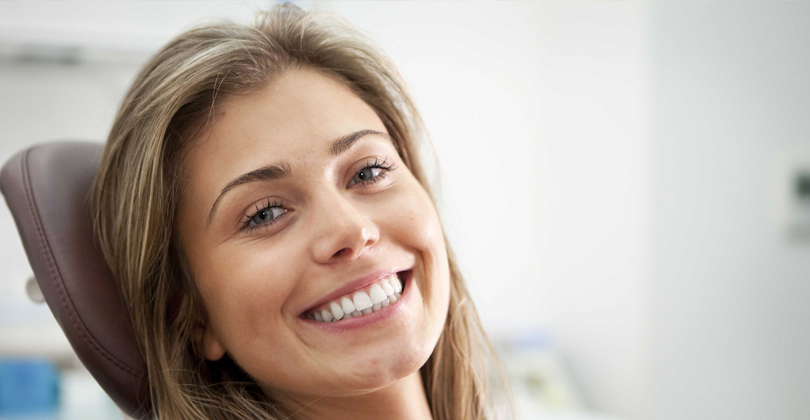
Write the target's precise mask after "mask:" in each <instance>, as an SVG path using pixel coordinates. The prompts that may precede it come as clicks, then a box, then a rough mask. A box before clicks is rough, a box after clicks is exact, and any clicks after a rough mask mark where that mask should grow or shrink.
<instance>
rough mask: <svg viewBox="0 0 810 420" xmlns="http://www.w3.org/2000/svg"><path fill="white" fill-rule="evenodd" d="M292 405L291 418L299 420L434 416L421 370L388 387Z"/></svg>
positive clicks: (396, 419) (414, 419) (412, 419)
mask: <svg viewBox="0 0 810 420" xmlns="http://www.w3.org/2000/svg"><path fill="white" fill-rule="evenodd" d="M285 405H287V404H285ZM289 406H291V407H293V409H292V410H291V413H292V415H291V416H290V419H297V420H304V419H330V420H366V419H390V420H432V419H433V417H432V415H431V414H430V407H429V405H428V400H427V396H426V395H425V388H424V386H423V385H422V378H421V376H420V375H419V371H416V372H414V373H412V374H411V375H409V376H406V377H405V378H403V379H400V380H399V381H397V382H394V383H393V384H391V385H389V386H386V387H385V388H381V389H378V390H375V391H372V392H368V393H365V394H361V395H353V396H348V397H330V396H325V397H321V398H318V399H316V400H315V401H311V402H307V403H304V404H289ZM295 407H297V408H295Z"/></svg>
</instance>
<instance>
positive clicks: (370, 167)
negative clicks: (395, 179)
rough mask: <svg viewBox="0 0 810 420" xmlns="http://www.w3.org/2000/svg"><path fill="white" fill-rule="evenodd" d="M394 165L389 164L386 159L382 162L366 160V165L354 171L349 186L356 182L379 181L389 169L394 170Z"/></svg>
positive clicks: (364, 183) (368, 182)
mask: <svg viewBox="0 0 810 420" xmlns="http://www.w3.org/2000/svg"><path fill="white" fill-rule="evenodd" d="M393 169H394V168H393V165H391V164H388V163H387V162H386V161H382V162H380V161H379V160H377V159H374V162H373V163H372V162H366V165H365V166H363V167H362V168H360V169H359V170H358V171H357V172H355V173H354V176H353V177H352V180H351V181H350V182H349V186H352V185H354V184H363V185H366V184H370V183H374V182H377V181H379V180H380V179H382V178H383V177H385V174H386V173H387V172H388V171H391V170H393Z"/></svg>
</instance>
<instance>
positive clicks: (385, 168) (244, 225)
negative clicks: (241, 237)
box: [239, 158, 396, 232]
mask: <svg viewBox="0 0 810 420" xmlns="http://www.w3.org/2000/svg"><path fill="white" fill-rule="evenodd" d="M374 168H376V169H382V172H380V173H379V174H378V175H377V176H375V177H374V178H371V179H366V180H362V181H360V182H355V183H354V184H351V185H356V184H360V185H369V184H373V183H375V182H377V181H379V180H381V179H383V178H385V176H386V174H388V172H389V171H393V170H396V166H395V165H394V164H393V163H388V161H387V160H386V159H383V161H382V162H380V160H379V159H377V158H375V159H374V162H373V163H372V162H366V164H365V165H363V167H362V168H360V169H358V170H357V171H356V172H355V173H354V175H353V176H352V179H354V177H355V176H357V174H359V173H360V172H362V171H364V170H366V169H374ZM274 207H280V208H282V209H283V210H284V213H282V214H280V215H279V216H277V217H275V218H274V219H272V220H270V221H269V222H265V223H257V224H254V225H251V224H250V222H251V221H252V220H253V218H254V217H256V215H258V214H259V213H260V212H262V211H267V210H270V209H272V208H274ZM287 211H288V210H287V209H285V208H284V203H282V202H280V201H278V200H273V201H270V200H269V199H268V200H267V201H265V202H264V204H263V205H262V207H259V205H258V204H257V205H256V211H255V212H253V213H251V214H249V215H245V220H244V221H243V222H241V227H240V228H239V230H241V231H245V232H253V231H254V230H255V229H258V228H266V227H269V226H270V225H272V224H274V223H275V222H276V221H278V219H281V218H282V217H284V215H285V214H287Z"/></svg>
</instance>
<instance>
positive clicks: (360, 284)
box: [298, 267, 412, 317]
mask: <svg viewBox="0 0 810 420" xmlns="http://www.w3.org/2000/svg"><path fill="white" fill-rule="evenodd" d="M411 269H412V267H411V268H397V269H385V270H376V271H373V272H371V273H370V274H368V275H365V276H363V277H360V278H359V279H356V280H352V281H350V282H348V283H346V284H344V285H343V286H340V287H339V288H337V289H335V290H333V291H331V292H330V293H329V294H328V295H326V296H325V297H324V298H323V299H321V300H319V301H318V302H317V303H315V304H314V305H311V306H310V307H309V308H307V309H306V310H304V311H303V312H301V313H300V314H298V316H299V317H303V315H304V314H305V313H306V312H307V311H311V310H313V309H315V308H317V307H319V306H321V305H323V304H326V303H329V302H331V301H333V300H336V299H337V298H339V297H341V296H343V295H348V294H350V293H352V292H354V291H357V290H360V289H362V288H364V287H366V286H369V285H371V284H374V283H376V282H377V281H379V280H380V279H382V278H383V277H388V276H390V275H391V274H396V273H399V272H400V271H407V270H411Z"/></svg>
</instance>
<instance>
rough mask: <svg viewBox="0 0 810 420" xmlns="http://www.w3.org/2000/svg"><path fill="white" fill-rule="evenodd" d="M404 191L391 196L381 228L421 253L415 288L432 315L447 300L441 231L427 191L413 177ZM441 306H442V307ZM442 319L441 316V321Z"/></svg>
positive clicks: (441, 312)
mask: <svg viewBox="0 0 810 420" xmlns="http://www.w3.org/2000/svg"><path fill="white" fill-rule="evenodd" d="M408 190H409V192H408V193H407V194H401V195H399V198H397V199H396V200H391V207H390V208H389V211H388V212H387V213H388V215H389V216H390V217H388V216H386V218H385V221H384V222H381V223H382V224H383V225H384V226H382V228H383V231H387V232H388V233H389V234H390V236H391V239H392V240H393V241H394V242H397V243H399V244H401V245H403V246H405V247H407V248H410V249H411V250H412V251H413V252H415V253H417V254H419V255H420V257H421V263H422V267H421V268H422V271H423V273H424V275H423V276H420V277H417V280H420V282H419V283H420V284H419V288H420V291H421V293H422V295H423V296H422V297H423V298H424V299H425V300H426V302H427V303H428V304H429V306H431V309H433V311H434V312H436V316H439V315H443V314H444V312H445V311H446V306H447V304H448V301H449V289H450V274H449V266H448V260H447V248H446V246H445V240H444V233H443V231H442V227H441V223H440V221H439V216H438V214H437V212H436V208H435V206H434V205H433V202H432V201H431V200H430V197H429V196H428V195H427V192H426V191H425V190H424V189H423V188H422V186H421V185H419V184H418V183H417V182H416V180H413V185H412V186H410V188H409V189H408ZM443 307H444V309H442V308H443ZM443 322H444V320H443V319H442V320H441V323H443Z"/></svg>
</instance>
